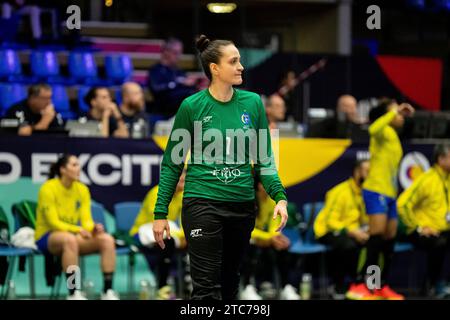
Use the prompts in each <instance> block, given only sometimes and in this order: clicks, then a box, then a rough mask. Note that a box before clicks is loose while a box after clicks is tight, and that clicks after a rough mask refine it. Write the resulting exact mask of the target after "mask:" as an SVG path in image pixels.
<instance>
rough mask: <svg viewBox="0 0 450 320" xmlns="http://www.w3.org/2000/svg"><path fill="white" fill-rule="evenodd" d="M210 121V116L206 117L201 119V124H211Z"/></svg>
mask: <svg viewBox="0 0 450 320" xmlns="http://www.w3.org/2000/svg"><path fill="white" fill-rule="evenodd" d="M211 120H212V116H206V117H204V118H203V120H202V123H203V124H205V123H209V122H211Z"/></svg>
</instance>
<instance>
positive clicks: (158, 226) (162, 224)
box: [153, 219, 170, 249]
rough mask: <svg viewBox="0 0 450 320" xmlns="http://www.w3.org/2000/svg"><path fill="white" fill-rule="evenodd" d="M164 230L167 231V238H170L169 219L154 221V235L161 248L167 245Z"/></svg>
mask: <svg viewBox="0 0 450 320" xmlns="http://www.w3.org/2000/svg"><path fill="white" fill-rule="evenodd" d="M164 231H166V234H167V238H168V239H170V227H169V222H168V221H167V219H157V220H155V221H153V236H154V237H155V240H156V243H158V245H159V246H160V247H161V249H164V248H165V247H166V245H165V244H164Z"/></svg>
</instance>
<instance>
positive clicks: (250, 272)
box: [240, 179, 300, 300]
mask: <svg viewBox="0 0 450 320" xmlns="http://www.w3.org/2000/svg"><path fill="white" fill-rule="evenodd" d="M256 180H257V179H256ZM255 184H256V200H257V207H258V211H257V212H258V215H257V217H256V222H255V228H254V229H253V231H252V234H251V240H250V243H251V246H250V249H249V253H248V254H247V259H246V261H245V262H244V266H243V272H242V274H243V283H244V290H243V291H242V292H241V294H240V298H241V300H261V299H262V297H261V296H260V295H259V294H258V292H257V288H259V287H260V284H261V283H262V281H264V280H270V278H269V277H271V275H273V267H274V266H275V267H276V268H278V271H279V274H280V280H281V286H282V288H283V289H282V290H281V292H280V299H282V300H299V299H300V296H299V295H298V293H297V292H296V291H297V290H296V287H297V283H294V282H292V280H293V277H292V273H291V272H290V270H291V269H292V268H291V262H292V261H293V259H292V256H291V254H290V253H289V252H288V249H289V246H290V245H291V243H290V241H289V238H287V237H286V236H285V235H284V234H282V233H281V232H277V231H276V229H277V228H278V225H279V223H280V221H279V219H276V220H274V219H272V217H273V210H274V208H275V201H273V200H272V199H271V198H270V197H269V195H268V194H267V192H266V191H265V190H264V188H263V186H262V183H261V182H259V181H257V182H256V183H255ZM253 276H254V277H255V280H256V281H255V285H256V287H255V286H254V285H253V284H251V281H250V280H251V278H252V277H253Z"/></svg>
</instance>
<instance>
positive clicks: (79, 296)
mask: <svg viewBox="0 0 450 320" xmlns="http://www.w3.org/2000/svg"><path fill="white" fill-rule="evenodd" d="M66 300H87V298H86V297H85V296H84V295H83V294H82V293H81V291H80V290H75V291H74V293H73V294H71V295H68V296H67V298H66Z"/></svg>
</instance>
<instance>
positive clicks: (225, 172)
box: [212, 167, 241, 184]
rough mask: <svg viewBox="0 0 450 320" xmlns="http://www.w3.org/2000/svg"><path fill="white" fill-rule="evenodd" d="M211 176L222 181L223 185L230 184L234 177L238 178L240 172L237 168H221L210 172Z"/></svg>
mask: <svg viewBox="0 0 450 320" xmlns="http://www.w3.org/2000/svg"><path fill="white" fill-rule="evenodd" d="M212 175H213V176H215V177H216V178H217V179H219V180H220V181H222V182H223V183H225V184H228V183H230V182H231V181H233V180H234V179H236V177H239V176H240V175H241V170H239V169H237V168H228V167H227V168H223V169H216V170H213V171H212Z"/></svg>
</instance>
